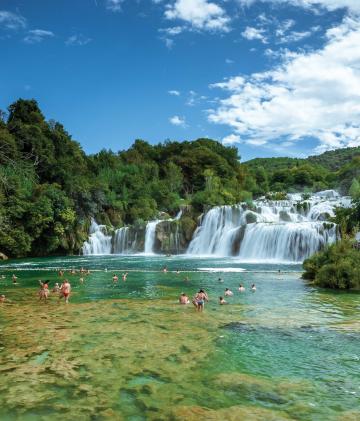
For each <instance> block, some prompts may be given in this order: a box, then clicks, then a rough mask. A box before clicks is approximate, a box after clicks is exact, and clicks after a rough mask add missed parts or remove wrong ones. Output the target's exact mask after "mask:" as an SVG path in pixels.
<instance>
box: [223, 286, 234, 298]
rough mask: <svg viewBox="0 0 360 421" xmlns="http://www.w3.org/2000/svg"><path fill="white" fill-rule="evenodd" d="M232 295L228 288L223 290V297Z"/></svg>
mask: <svg viewBox="0 0 360 421" xmlns="http://www.w3.org/2000/svg"><path fill="white" fill-rule="evenodd" d="M232 295H234V293H233V292H232V291H230V290H229V288H225V297H231V296H232Z"/></svg>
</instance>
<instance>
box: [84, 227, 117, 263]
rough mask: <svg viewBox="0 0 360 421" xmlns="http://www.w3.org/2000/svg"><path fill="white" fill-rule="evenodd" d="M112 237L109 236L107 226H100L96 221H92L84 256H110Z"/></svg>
mask: <svg viewBox="0 0 360 421" xmlns="http://www.w3.org/2000/svg"><path fill="white" fill-rule="evenodd" d="M111 240H112V236H111V235H107V230H106V226H105V225H98V224H97V223H96V221H95V219H91V225H90V230H89V239H88V241H85V242H84V245H83V247H82V254H84V255H89V254H110V253H111Z"/></svg>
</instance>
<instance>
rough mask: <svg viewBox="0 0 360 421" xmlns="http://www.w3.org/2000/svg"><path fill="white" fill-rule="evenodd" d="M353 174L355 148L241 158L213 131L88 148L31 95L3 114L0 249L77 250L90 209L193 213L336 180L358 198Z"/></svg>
mask: <svg viewBox="0 0 360 421" xmlns="http://www.w3.org/2000/svg"><path fill="white" fill-rule="evenodd" d="M105 136H106V135H105ZM101 141H102V142H105V143H106V139H101ZM359 180H360V148H348V149H342V150H337V151H333V152H326V153H325V154H323V155H320V156H316V157H309V158H307V159H292V158H270V159H267V158H258V159H254V160H251V161H248V162H245V163H241V157H240V156H239V154H238V149H237V148H235V147H226V146H224V145H222V144H221V143H219V142H217V141H215V140H211V139H197V140H194V141H183V142H177V141H165V142H163V143H159V144H156V145H151V144H149V143H148V142H146V141H145V140H140V139H138V140H135V142H134V143H133V145H132V146H131V147H130V148H129V149H128V150H123V151H116V152H115V151H111V150H105V149H104V150H101V151H100V152H99V153H97V154H94V155H86V154H85V153H84V151H83V150H82V148H81V146H80V143H78V142H77V141H75V140H73V139H72V137H71V135H70V134H69V133H68V132H67V131H66V129H65V128H64V127H63V125H62V124H61V123H59V122H56V121H54V120H49V121H47V120H46V118H45V116H44V115H43V113H42V112H41V110H40V109H39V106H38V104H37V102H36V101H35V100H24V99H19V100H17V101H16V102H14V103H13V104H11V105H10V106H9V107H8V111H7V112H4V111H2V112H1V113H0V252H2V253H4V254H5V255H7V256H9V257H24V256H44V255H51V254H59V255H61V254H77V253H78V252H79V249H80V247H81V245H82V243H83V241H84V240H85V239H86V237H87V232H88V227H89V223H90V218H91V217H95V218H96V219H97V220H98V221H99V222H102V223H104V224H106V225H109V226H110V225H111V226H114V227H121V226H124V225H128V224H135V225H136V224H144V223H145V221H148V220H150V219H153V218H155V217H157V216H158V214H159V212H162V213H165V214H168V215H171V216H173V215H175V214H176V213H177V212H178V210H179V208H180V207H181V206H188V207H190V208H191V209H192V212H193V215H194V218H195V217H196V216H198V215H200V214H201V213H202V212H203V211H204V210H206V209H208V208H209V207H211V206H215V205H224V204H234V203H239V202H241V201H245V202H251V200H252V199H254V198H256V197H259V196H262V195H271V194H280V195H281V194H284V193H286V192H295V191H301V192H304V193H310V192H312V191H318V190H324V189H328V188H336V189H339V190H340V191H341V193H343V194H348V193H349V192H350V193H352V195H353V197H358V195H359V191H360V185H359ZM343 218H344V220H345V219H346V218H350V219H352V217H351V216H349V215H344V216H343ZM349 224H350V222H349ZM351 229H353V227H352V228H351ZM346 230H350V227H347V228H346Z"/></svg>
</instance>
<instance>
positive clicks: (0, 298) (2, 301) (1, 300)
mask: <svg viewBox="0 0 360 421" xmlns="http://www.w3.org/2000/svg"><path fill="white" fill-rule="evenodd" d="M5 301H6V297H5V295H4V294H2V295H0V303H5Z"/></svg>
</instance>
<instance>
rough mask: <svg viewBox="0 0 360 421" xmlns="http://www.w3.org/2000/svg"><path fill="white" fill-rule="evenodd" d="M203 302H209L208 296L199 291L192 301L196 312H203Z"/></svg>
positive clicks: (201, 290)
mask: <svg viewBox="0 0 360 421" xmlns="http://www.w3.org/2000/svg"><path fill="white" fill-rule="evenodd" d="M205 301H209V298H208V295H207V294H206V292H205V291H204V290H203V289H200V290H199V292H198V293H197V294H196V295H195V297H194V300H193V304H194V306H195V307H196V310H197V311H203V310H204V305H205Z"/></svg>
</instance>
